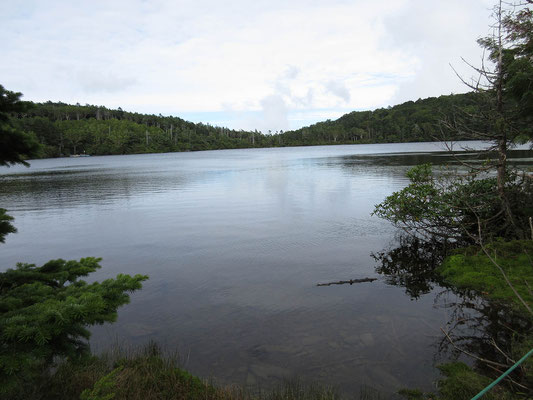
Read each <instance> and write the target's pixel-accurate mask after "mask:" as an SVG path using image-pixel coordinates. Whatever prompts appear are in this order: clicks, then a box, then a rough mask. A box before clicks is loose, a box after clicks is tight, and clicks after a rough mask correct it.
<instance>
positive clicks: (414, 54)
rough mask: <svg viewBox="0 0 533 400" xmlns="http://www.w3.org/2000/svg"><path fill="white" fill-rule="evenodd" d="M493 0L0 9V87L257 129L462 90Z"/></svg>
mask: <svg viewBox="0 0 533 400" xmlns="http://www.w3.org/2000/svg"><path fill="white" fill-rule="evenodd" d="M493 4H494V1H492V0H490V1H489V0H368V1H367V0H327V1H322V0H284V1H280V0H268V1H266V0H253V1H250V0H246V1H245V0H234V1H233V0H226V1H212V0H194V1H192V0H191V1H189V0H173V1H164V0H105V1H101V0H91V1H76V0H69V1H64V0H46V1H42V0H33V1H30V0H17V1H8V0H5V1H1V2H0V38H1V40H0V55H1V58H0V60H1V61H0V84H1V85H3V86H4V87H5V88H6V89H8V90H12V91H17V92H22V93H23V94H24V99H25V100H32V101H39V102H40V101H48V100H51V101H62V102H65V103H72V104H75V103H80V104H96V105H103V106H106V107H110V108H117V107H122V109H124V110H127V111H133V112H141V113H150V114H162V115H174V116H178V117H181V118H184V119H186V120H190V121H194V122H203V123H210V124H212V125H218V126H227V127H230V128H233V129H244V130H253V129H258V130H261V131H263V132H267V131H268V130H271V131H272V132H275V131H278V130H284V131H286V130H289V129H297V128H300V127H302V126H306V125H309V124H312V123H315V122H318V121H323V120H326V119H336V118H338V117H340V116H341V115H343V114H345V113H347V112H350V111H354V110H372V109H376V108H380V107H388V106H393V105H395V104H399V103H402V102H405V101H408V100H417V99H419V98H426V97H430V96H439V95H443V94H450V93H463V92H466V91H467V88H466V87H465V86H464V85H463V84H462V83H461V81H460V79H458V77H457V76H456V75H455V72H454V70H453V69H452V67H451V66H450V65H452V66H453V67H454V68H455V69H456V70H457V72H458V73H459V74H461V75H462V76H463V77H465V78H466V79H468V78H469V77H470V76H472V74H473V73H472V71H471V70H469V69H468V67H467V66H466V65H465V64H464V62H463V61H462V59H461V58H464V59H466V60H467V61H468V62H470V63H472V64H479V63H480V60H481V57H482V52H481V49H480V48H479V46H478V45H477V43H476V40H477V39H478V38H480V37H483V36H486V35H487V34H489V33H490V28H489V25H490V23H491V20H490V15H491V8H492V6H493Z"/></svg>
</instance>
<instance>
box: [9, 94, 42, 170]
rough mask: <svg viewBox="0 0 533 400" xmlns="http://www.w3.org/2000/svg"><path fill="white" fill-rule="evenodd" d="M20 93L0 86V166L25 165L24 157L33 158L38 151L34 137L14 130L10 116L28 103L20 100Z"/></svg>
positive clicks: (22, 109) (20, 110)
mask: <svg viewBox="0 0 533 400" xmlns="http://www.w3.org/2000/svg"><path fill="white" fill-rule="evenodd" d="M21 96H22V94H21V93H15V92H11V91H9V90H6V89H4V87H3V86H2V85H0V165H12V164H18V163H20V164H25V165H27V163H26V161H24V158H25V157H29V156H34V155H36V154H37V152H38V150H39V144H38V143H37V141H36V140H35V137H34V136H33V135H31V134H29V133H24V132H23V131H21V130H19V129H16V128H15V127H14V126H13V124H12V121H11V117H10V116H11V114H13V113H21V112H23V111H25V110H26V109H27V108H28V105H29V104H30V103H27V102H24V101H21V100H20V97H21Z"/></svg>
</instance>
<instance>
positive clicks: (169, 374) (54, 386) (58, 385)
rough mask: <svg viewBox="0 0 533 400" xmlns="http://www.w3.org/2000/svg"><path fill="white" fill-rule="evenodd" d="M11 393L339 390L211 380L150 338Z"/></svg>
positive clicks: (331, 393) (312, 399) (366, 391)
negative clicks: (193, 372) (191, 370)
mask: <svg viewBox="0 0 533 400" xmlns="http://www.w3.org/2000/svg"><path fill="white" fill-rule="evenodd" d="M350 398H352V399H359V400H380V399H385V398H386V397H383V396H382V395H380V394H379V393H378V392H376V391H374V390H372V389H371V388H361V391H360V392H359V393H357V394H354V395H353V396H351V397H350ZM16 399H17V400H18V399H25V400H45V399H46V400H48V399H54V400H78V399H81V400H110V399H113V400H126V399H127V400H150V399H168V400H170V399H172V400H174V399H177V400H179V399H184V400H185V399H187V400H304V399H306V400H340V399H341V395H340V393H339V392H338V391H337V390H335V389H334V388H332V387H327V386H323V385H305V384H302V383H301V382H300V381H298V380H295V379H294V380H290V381H285V382H284V383H282V384H280V385H279V386H277V387H276V388H274V389H272V390H268V391H267V390H259V388H251V389H250V388H245V387H243V386H239V385H231V386H220V385H215V384H212V383H211V382H209V381H206V380H202V379H200V378H198V377H196V376H194V375H191V374H190V373H189V372H187V371H186V370H184V369H182V368H180V367H179V359H178V357H176V356H169V355H164V354H163V353H162V352H161V350H160V349H159V347H158V346H157V345H156V344H154V343H150V344H148V345H147V346H145V347H144V348H141V349H138V350H135V351H131V350H130V351H122V350H114V351H112V352H110V353H106V354H104V355H101V356H91V357H87V358H84V359H80V360H77V361H75V362H73V361H69V362H64V363H61V364H60V365H59V366H58V368H57V369H55V370H54V371H49V373H48V374H47V375H46V376H43V377H42V379H41V380H40V381H39V382H37V383H36V384H35V383H34V384H32V385H28V386H21V387H20V392H19V394H18V396H17V397H16ZM14 400H15V398H14Z"/></svg>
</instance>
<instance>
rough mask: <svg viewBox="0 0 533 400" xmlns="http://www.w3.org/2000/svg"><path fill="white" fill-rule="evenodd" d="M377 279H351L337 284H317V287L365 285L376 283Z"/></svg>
mask: <svg viewBox="0 0 533 400" xmlns="http://www.w3.org/2000/svg"><path fill="white" fill-rule="evenodd" d="M377 280H378V279H377V278H363V279H350V280H349V281H337V282H328V283H317V284H316V285H317V286H330V285H344V284H346V283H349V284H350V285H353V284H354V283H363V282H374V281H377Z"/></svg>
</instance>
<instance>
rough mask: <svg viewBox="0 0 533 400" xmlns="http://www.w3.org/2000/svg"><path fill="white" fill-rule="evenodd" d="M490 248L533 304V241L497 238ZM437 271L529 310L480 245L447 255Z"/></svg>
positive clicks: (451, 281) (450, 280) (457, 283)
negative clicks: (505, 240)
mask: <svg viewBox="0 0 533 400" xmlns="http://www.w3.org/2000/svg"><path fill="white" fill-rule="evenodd" d="M486 250H487V252H488V253H489V254H490V256H491V258H492V259H493V260H494V261H495V262H496V263H497V264H498V265H499V266H500V267H501V268H502V269H503V271H504V272H505V274H506V275H507V277H508V279H509V281H510V282H511V283H512V285H513V286H514V288H515V289H516V291H517V292H518V293H519V294H520V296H521V297H522V298H523V299H524V300H525V301H526V303H528V304H529V305H530V306H531V305H533V291H532V289H533V241H531V240H513V241H510V242H503V241H495V242H492V243H490V244H488V245H487V246H486ZM437 272H438V273H440V274H441V276H442V277H443V278H444V280H445V281H446V282H447V283H449V284H451V285H453V286H455V287H457V288H460V289H470V290H475V291H476V292H478V293H479V294H481V295H482V296H485V297H487V298H489V299H491V300H497V301H503V302H508V303H511V304H513V305H514V306H515V307H516V308H517V309H519V310H521V311H522V312H526V309H525V307H524V305H523V304H522V303H521V302H520V300H519V299H518V298H517V296H516V295H515V294H514V293H513V290H512V289H511V288H510V287H509V285H508V284H507V283H506V281H505V279H503V275H502V273H501V271H500V270H499V269H498V268H497V267H496V265H494V263H493V262H492V261H491V259H490V258H489V257H488V256H487V255H486V254H485V253H484V252H483V250H482V249H480V248H479V247H468V248H465V249H459V250H457V251H456V253H455V254H453V255H451V256H449V257H447V258H446V260H445V261H444V263H443V264H442V265H441V266H440V267H439V268H438V269H437Z"/></svg>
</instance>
